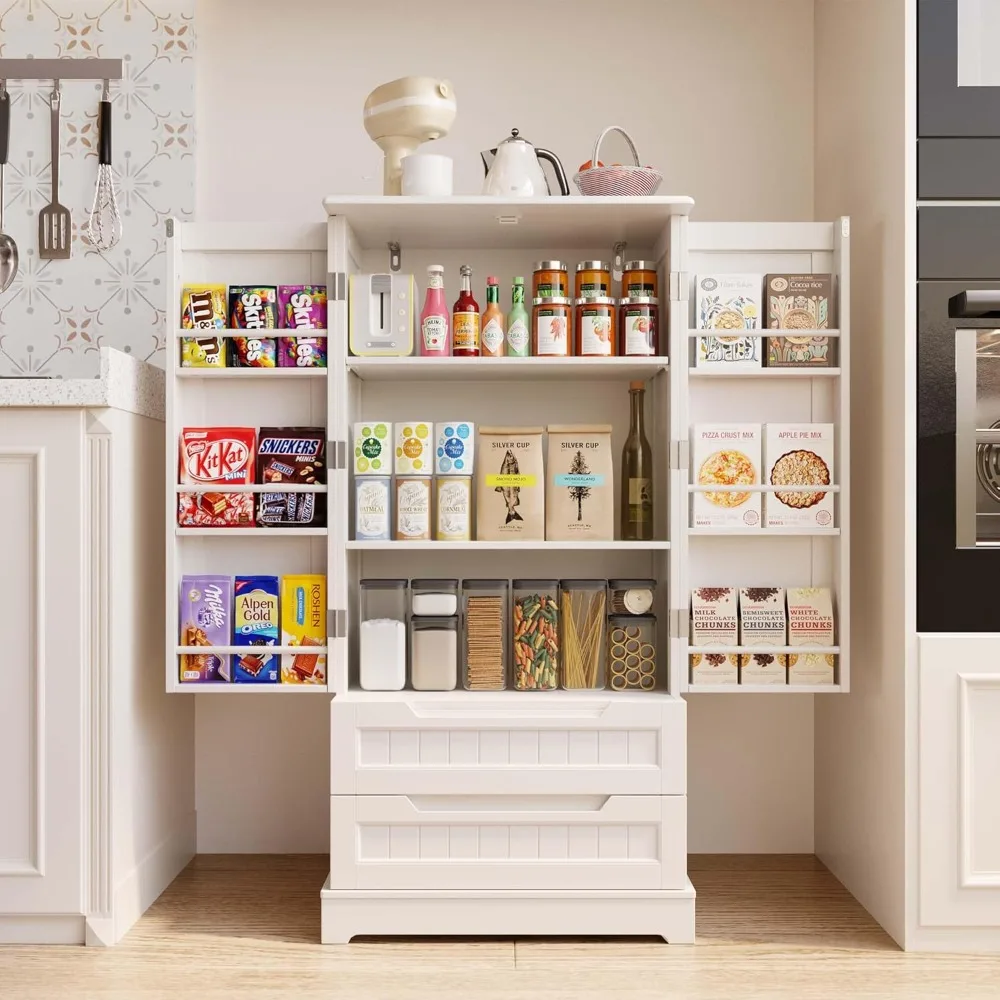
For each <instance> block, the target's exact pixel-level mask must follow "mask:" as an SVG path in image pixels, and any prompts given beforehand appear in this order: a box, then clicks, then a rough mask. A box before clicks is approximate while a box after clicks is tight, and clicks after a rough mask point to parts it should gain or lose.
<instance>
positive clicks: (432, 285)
mask: <svg viewBox="0 0 1000 1000" xmlns="http://www.w3.org/2000/svg"><path fill="white" fill-rule="evenodd" d="M450 326H451V315H450V314H449V312H448V305H447V303H446V302H445V300H444V268H443V267H442V266H441V265H440V264H431V265H430V267H428V268H427V296H426V298H425V299H424V311H423V312H422V313H421V314H420V345H419V347H420V349H419V352H418V353H419V354H420V356H421V357H424V358H428V357H430V358H442V357H448V356H450V354H451V329H450Z"/></svg>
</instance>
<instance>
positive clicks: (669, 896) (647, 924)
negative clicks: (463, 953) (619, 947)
mask: <svg viewBox="0 0 1000 1000" xmlns="http://www.w3.org/2000/svg"><path fill="white" fill-rule="evenodd" d="M329 885H330V881H329V879H327V883H326V885H325V886H324V887H323V889H322V891H321V892H320V906H321V913H322V918H321V924H322V926H321V931H320V939H321V940H322V942H323V944H347V942H348V941H350V939H351V938H352V937H358V936H360V935H378V936H383V937H384V936H387V935H391V936H395V935H404V936H407V937H411V936H420V935H426V934H434V935H440V934H443V935H447V936H449V937H456V936H466V935H468V936H473V937H492V936H503V937H506V936H525V935H551V934H552V933H553V928H558V929H559V934H561V935H564V934H565V935H570V936H573V937H577V936H598V937H606V936H607V935H609V934H610V935H615V936H619V935H620V936H626V937H632V936H644V935H650V934H652V935H657V936H659V937H662V938H663V939H664V940H665V941H667V942H669V943H670V944H693V943H694V920H695V890H694V887H693V886H692V885H691V883H690V882H688V883H687V886H686V888H684V889H674V890H667V889H664V890H648V891H628V890H622V891H620V892H616V891H601V890H594V891H587V890H560V891H553V892H544V891H535V890H516V891H513V890H512V891H505V890H496V891H489V890H483V891H474V890H473V891H459V890H448V891H430V890H427V891H422V890H368V891H366V890H356V889H346V890H344V889H330V888H329Z"/></svg>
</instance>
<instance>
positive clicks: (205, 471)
mask: <svg viewBox="0 0 1000 1000" xmlns="http://www.w3.org/2000/svg"><path fill="white" fill-rule="evenodd" d="M256 443H257V433H256V431H255V430H254V428H253V427H185V428H184V429H183V430H182V431H181V436H180V442H179V447H178V474H177V476H178V477H177V481H178V482H179V483H180V484H181V485H182V486H187V485H190V486H193V487H197V490H192V491H191V492H190V493H189V492H183V493H179V494H178V495H177V523H178V524H179V525H180V526H181V527H187V528H240V527H247V528H249V527H252V526H253V523H254V497H253V493H226V492H224V491H220V490H213V489H212V487H213V486H243V485H250V484H252V483H253V476H254V455H255V452H256Z"/></svg>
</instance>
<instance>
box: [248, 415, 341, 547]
mask: <svg viewBox="0 0 1000 1000" xmlns="http://www.w3.org/2000/svg"><path fill="white" fill-rule="evenodd" d="M257 482H258V483H260V484H261V485H262V486H270V485H272V484H274V486H275V492H273V493H271V492H267V493H259V494H258V500H257V524H258V525H260V526H261V527H264V528H309V527H312V528H321V527H324V526H325V525H326V494H325V493H312V492H295V493H288V492H280V484H288V485H295V486H303V487H307V488H308V487H313V486H319V485H322V484H323V483H325V482H326V430H325V429H324V428H322V427H261V429H260V433H259V434H258V437H257Z"/></svg>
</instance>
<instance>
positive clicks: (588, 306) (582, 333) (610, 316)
mask: <svg viewBox="0 0 1000 1000" xmlns="http://www.w3.org/2000/svg"><path fill="white" fill-rule="evenodd" d="M616 329H617V327H616V326H615V300H614V299H612V298H609V297H608V296H607V295H602V296H600V297H599V298H593V299H587V298H581V299H577V300H576V338H575V348H576V351H575V353H576V356H577V357H578V358H609V357H612V356H613V355H614V354H615V331H616Z"/></svg>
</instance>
